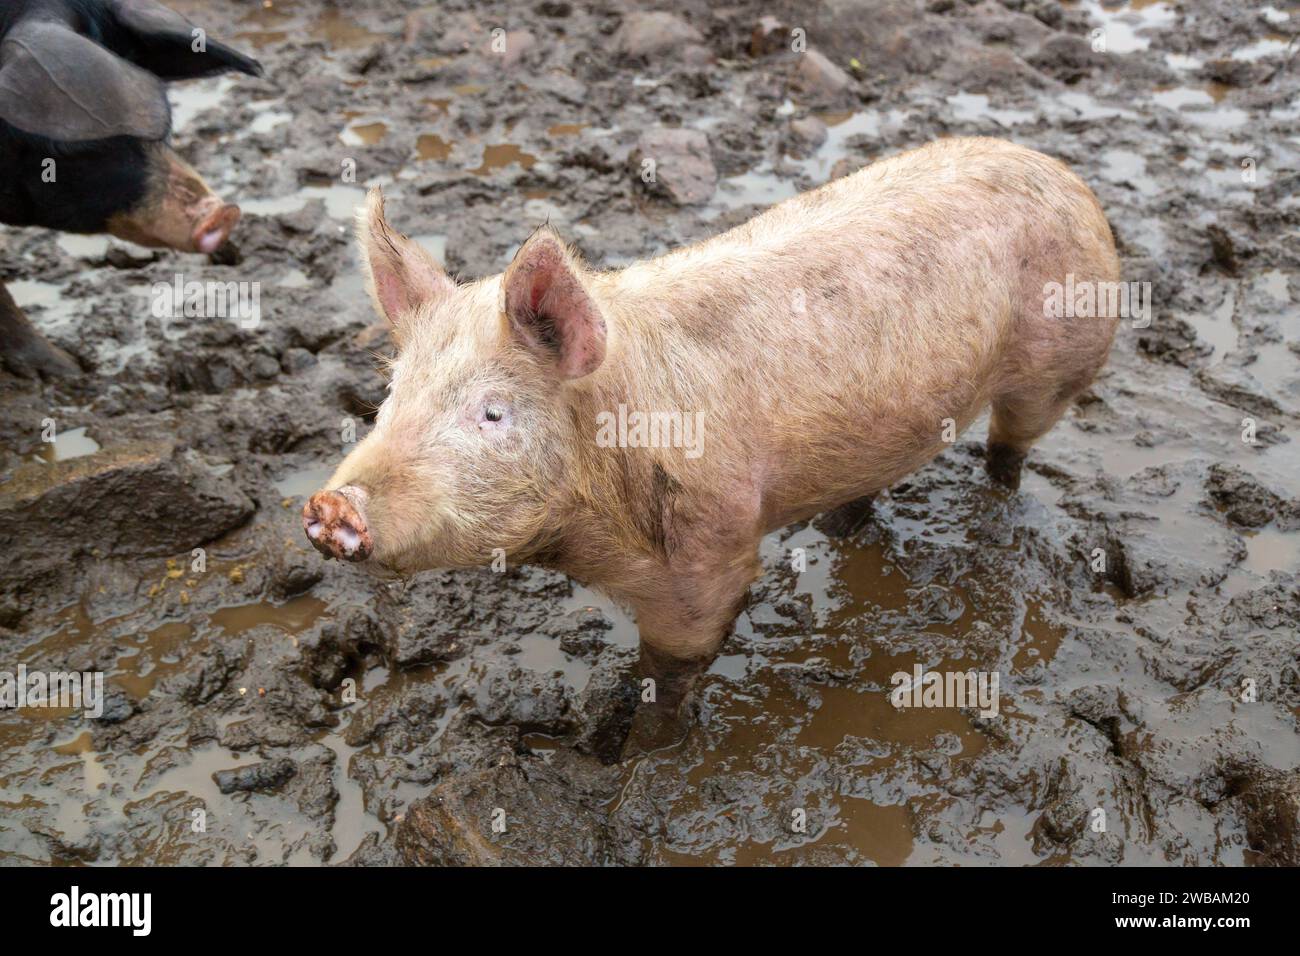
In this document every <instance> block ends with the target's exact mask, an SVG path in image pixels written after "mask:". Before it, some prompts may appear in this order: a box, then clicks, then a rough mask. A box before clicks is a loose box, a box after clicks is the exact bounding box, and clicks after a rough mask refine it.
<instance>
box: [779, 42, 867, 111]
mask: <svg viewBox="0 0 1300 956" xmlns="http://www.w3.org/2000/svg"><path fill="white" fill-rule="evenodd" d="M852 82H853V78H852V77H851V76H849V75H848V73H846V72H844V70H842V69H840V68H839V67H838V66H836V65H835V64H834V63H833V62H831V60H830V59H829V58H828V57H827V56H826V55H825V54H823V53H821V52H820V51H818V50H806V51H804V52H803V53H800V54H799V55H798V56H796V57H795V67H794V72H793V74H792V75H791V77H790V85H791V86H792V87H793V88H794V89H795V90H797V91H799V92H801V93H806V94H808V95H809V96H812V97H814V98H817V99H830V98H831V97H834V96H835V95H836V94H838V93H841V92H843V91H844V90H845V89H847V88H848V86H849V84H850V83H852Z"/></svg>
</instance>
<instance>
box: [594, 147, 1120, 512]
mask: <svg viewBox="0 0 1300 956" xmlns="http://www.w3.org/2000/svg"><path fill="white" fill-rule="evenodd" d="M1116 271H1117V262H1116V259H1115V253H1114V245H1113V241H1112V239H1111V235H1110V230H1109V226H1108V225H1107V223H1106V220H1105V217H1104V215H1103V214H1102V213H1101V210H1100V207H1099V206H1098V205H1097V202H1096V200H1095V198H1094V197H1093V196H1092V194H1091V192H1090V191H1089V190H1088V188H1087V187H1086V186H1085V185H1084V184H1083V183H1082V182H1081V181H1080V180H1079V179H1078V178H1077V177H1075V176H1074V175H1073V174H1072V173H1071V172H1070V171H1069V170H1068V169H1067V168H1066V167H1065V166H1063V165H1062V164H1060V163H1059V162H1057V161H1055V160H1052V159H1050V158H1048V157H1046V156H1043V155H1042V154H1040V153H1036V152H1033V151H1032V150H1028V149H1025V148H1023V147H1019V146H1016V145H1014V144H1011V143H1006V142H1003V141H1000V140H992V139H957V140H941V141H939V142H937V143H934V144H931V145H929V146H927V147H923V148H921V149H918V150H914V151H912V152H909V153H904V154H901V155H899V156H895V157H892V158H890V159H887V160H884V161H882V162H878V163H876V164H874V165H872V166H869V167H867V168H865V169H863V170H861V171H859V172H857V173H855V174H853V175H851V176H848V177H845V178H843V179H840V180H836V181H834V182H831V183H828V184H826V185H824V186H822V187H821V188H819V189H816V190H813V191H811V192H808V193H805V194H802V195H799V196H796V197H793V198H791V199H789V200H787V201H785V202H783V203H781V204H779V205H777V206H774V207H772V208H771V209H769V210H768V211H766V212H765V213H763V214H762V215H760V216H758V217H756V218H755V219H753V220H751V221H750V222H748V223H746V224H744V225H742V226H740V227H737V228H736V229H733V230H731V231H730V232H727V233H724V234H722V235H720V236H718V237H716V238H714V239H711V240H709V241H707V242H704V243H701V244H699V245H696V246H692V247H689V248H687V249H684V250H680V251H678V252H675V253H672V254H670V255H668V256H665V257H662V258H660V259H658V260H654V261H652V262H649V263H644V264H641V265H638V266H633V267H630V268H629V269H627V270H624V271H623V272H622V273H616V274H614V275H613V276H612V277H611V279H610V280H609V285H608V287H607V291H606V296H605V297H606V298H607V300H608V301H609V302H610V303H611V304H612V305H613V307H614V309H613V310H614V311H615V313H616V316H615V322H614V323H613V327H614V329H616V330H620V331H619V332H618V334H617V337H619V338H622V339H623V341H622V343H621V345H620V346H619V347H618V348H617V351H618V352H619V353H620V362H621V363H622V367H621V371H620V372H618V373H616V375H615V376H614V377H613V380H614V381H617V383H618V384H617V385H616V386H615V388H616V390H617V391H619V392H621V393H623V394H625V395H629V396H633V397H632V399H631V400H632V401H633V402H634V403H639V404H641V405H643V406H645V407H649V408H652V409H653V408H678V409H682V410H696V411H700V412H703V414H704V420H705V421H706V422H708V423H710V427H709V433H710V439H709V441H710V447H709V449H708V451H709V454H705V455H703V456H701V459H700V461H701V462H706V463H705V464H703V465H701V466H700V470H701V471H707V469H708V468H710V467H712V466H710V465H709V464H707V459H709V458H710V457H711V456H712V457H713V458H714V459H715V461H716V467H718V468H719V469H721V470H722V471H731V472H735V473H739V472H744V473H745V474H747V475H760V476H761V478H759V479H757V480H758V481H759V483H760V484H761V486H762V492H763V499H764V502H765V510H770V511H771V513H772V523H773V526H776V525H778V524H782V523H786V522H787V520H793V519H791V517H790V516H791V515H792V514H800V515H802V514H811V513H815V512H816V511H817V510H820V509H821V508H822V507H824V506H827V503H828V502H829V503H833V502H838V501H842V500H846V497H849V496H855V495H858V494H869V493H873V492H874V491H877V490H880V489H881V488H884V487H886V486H888V485H889V484H891V483H893V482H895V481H897V480H898V479H899V478H901V477H902V476H903V475H905V474H907V473H909V472H910V471H913V470H915V469H916V468H917V467H919V466H920V465H921V464H923V463H924V462H925V461H927V460H928V459H929V458H931V457H933V456H934V455H935V454H936V453H938V452H939V451H940V450H942V448H943V447H944V433H945V430H946V429H945V423H947V422H951V423H952V424H953V426H954V427H955V429H956V430H957V431H960V430H961V429H963V428H965V427H966V426H967V425H968V424H970V422H971V421H972V420H973V419H974V418H975V417H976V416H977V415H978V414H979V412H980V411H981V410H982V409H983V408H984V407H985V406H986V405H987V404H988V402H989V399H990V397H991V396H992V395H993V394H994V392H995V390H996V388H997V380H998V377H999V375H1000V374H1002V373H1003V372H1005V370H1006V368H1007V367H1008V365H1009V363H1010V362H1012V361H1014V359H1015V355H1014V353H1015V351H1016V348H1017V342H1018V341H1023V340H1025V339H1026V338H1027V337H1030V336H1031V335H1032V333H1033V332H1034V331H1035V327H1036V326H1037V325H1039V324H1041V323H1042V322H1043V321H1044V318H1043V315H1042V311H1043V287H1044V282H1046V281H1051V280H1055V279H1061V278H1063V277H1064V275H1065V274H1066V273H1068V272H1073V273H1075V275H1076V276H1088V277H1092V278H1099V279H1100V278H1113V277H1114V275H1115V273H1116ZM1112 332H1113V323H1107V322H1100V323H1093V325H1092V327H1091V328H1088V327H1085V325H1084V324H1081V325H1080V327H1079V328H1078V330H1077V331H1072V332H1071V333H1070V334H1071V335H1077V336H1079V337H1080V338H1082V339H1086V340H1087V341H1088V342H1091V341H1093V340H1096V341H1102V340H1104V343H1105V345H1106V346H1107V347H1108V345H1109V340H1110V335H1111V334H1112ZM1085 344H1086V343H1085ZM665 359H666V360H665ZM1046 387H1048V386H1047V385H1046V384H1045V388H1046ZM948 433H949V434H951V429H948ZM713 452H717V454H716V455H713V454H712V453H713ZM713 477H715V478H718V479H719V480H725V477H726V476H724V475H718V476H713ZM812 488H817V489H818V490H817V491H815V492H814V491H811V490H810V489H812Z"/></svg>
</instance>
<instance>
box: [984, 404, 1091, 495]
mask: <svg viewBox="0 0 1300 956" xmlns="http://www.w3.org/2000/svg"><path fill="white" fill-rule="evenodd" d="M1072 399H1073V395H1068V396H1066V397H1065V398H1063V399H1061V398H1058V399H1056V400H1051V399H1050V398H1049V399H1046V400H1044V399H1038V400H1035V399H1028V398H1022V399H1019V400H1015V401H997V402H994V404H993V415H992V417H991V418H990V419H989V441H988V448H987V450H986V453H985V458H984V468H985V470H986V471H987V472H988V475H989V477H990V478H991V479H993V481H995V482H997V483H998V484H999V485H1002V487H1004V488H1006V489H1008V490H1010V491H1015V490H1017V489H1018V488H1019V487H1020V470H1021V467H1022V466H1023V465H1024V463H1025V456H1026V455H1028V454H1029V448H1030V446H1032V445H1033V443H1034V442H1036V441H1037V440H1038V439H1039V438H1041V437H1042V436H1043V435H1045V434H1047V432H1049V431H1050V430H1051V428H1052V426H1053V425H1055V424H1056V422H1057V420H1058V419H1060V417H1061V416H1062V415H1064V414H1065V411H1066V409H1067V408H1069V406H1070V401H1071V400H1072Z"/></svg>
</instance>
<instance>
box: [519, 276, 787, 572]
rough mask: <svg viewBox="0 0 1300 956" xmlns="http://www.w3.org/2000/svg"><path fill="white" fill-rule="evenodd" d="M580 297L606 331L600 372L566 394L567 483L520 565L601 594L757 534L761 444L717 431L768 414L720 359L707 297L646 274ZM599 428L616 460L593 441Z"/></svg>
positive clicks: (735, 368) (733, 366)
mask: <svg viewBox="0 0 1300 956" xmlns="http://www.w3.org/2000/svg"><path fill="white" fill-rule="evenodd" d="M589 291H590V292H591V293H592V294H593V297H594V298H596V300H597V302H598V304H599V306H600V308H601V312H602V314H603V315H604V316H605V319H606V326H607V329H608V333H607V335H608V341H607V351H606V359H605V362H604V364H602V366H601V367H600V368H599V369H598V370H597V371H596V372H594V373H592V374H591V375H589V376H587V377H586V378H583V379H580V380H577V381H575V382H573V383H570V384H569V385H568V386H566V388H567V389H568V391H569V395H570V398H569V401H570V408H571V414H572V423H573V425H572V428H573V438H572V449H573V451H572V455H573V459H572V464H571V469H570V475H569V477H568V479H567V480H566V481H565V486H566V493H565V494H563V495H561V496H559V498H558V500H555V501H553V503H552V520H550V521H548V522H547V529H546V530H545V531H543V533H542V535H541V536H540V537H539V539H538V540H537V541H535V542H534V545H533V548H531V549H530V550H531V551H532V552H533V553H532V556H531V560H533V561H534V562H535V563H540V564H543V565H544V566H548V567H553V568H555V569H557V570H561V571H564V572H565V573H568V574H570V575H572V576H574V577H576V578H578V579H579V580H588V581H593V582H596V583H600V582H602V580H605V581H607V580H609V579H610V578H611V577H613V578H618V577H620V576H626V575H628V574H635V573H637V572H638V571H650V570H652V569H655V568H662V567H663V566H664V565H665V564H666V563H668V562H669V560H670V559H671V558H672V557H673V556H674V555H675V554H677V553H678V552H680V551H681V550H682V549H684V548H689V547H690V546H691V545H693V544H697V543H698V544H699V545H700V546H701V547H703V546H705V539H707V538H708V537H709V536H711V535H715V534H732V533H735V532H739V533H740V534H741V535H742V536H745V535H751V534H752V535H755V536H756V535H757V534H759V533H760V531H759V526H760V524H761V521H760V520H759V512H760V508H761V495H760V489H759V481H758V479H759V475H760V473H761V470H762V465H761V455H762V448H761V445H759V444H756V443H755V441H754V439H755V438H758V439H760V440H761V436H762V434H763V430H762V429H757V430H755V429H751V428H749V426H748V425H746V426H744V427H742V428H737V429H733V428H731V427H729V425H728V422H729V421H732V422H736V423H738V424H739V423H741V422H742V421H747V422H751V423H756V421H757V419H761V418H762V417H764V415H765V413H764V411H763V409H762V407H761V405H760V404H759V403H758V396H757V395H755V394H754V392H753V387H752V385H749V384H747V383H746V380H745V375H744V372H743V365H744V364H745V363H744V362H743V361H740V362H737V361H736V356H733V355H729V354H728V352H729V350H728V347H727V346H726V344H725V341H723V339H724V338H725V326H724V327H719V325H718V322H717V318H716V316H715V315H713V314H712V313H711V308H712V303H711V301H710V291H709V288H708V286H706V285H703V284H702V283H700V282H699V281H698V277H697V275H692V274H686V275H681V274H674V271H673V269H672V268H671V266H670V265H669V266H668V267H665V265H664V260H657V261H656V262H652V263H646V264H643V265H641V266H636V267H631V268H629V269H627V270H623V271H621V272H614V273H605V274H601V275H595V276H591V277H589ZM738 406H739V408H741V409H743V411H741V412H740V413H739V416H737V411H736V409H737V407H738ZM650 415H657V416H659V419H658V421H659V423H660V424H661V425H665V424H666V428H660V429H659V430H658V432H657V433H655V432H651V433H647V432H646V430H645V429H643V430H642V432H641V433H639V434H638V432H637V426H636V422H637V420H638V419H637V417H635V416H641V418H640V421H641V422H642V423H643V424H646V422H647V416H650ZM602 422H603V423H605V424H606V425H607V426H608V424H609V423H611V422H612V424H613V428H614V431H615V434H616V437H617V442H616V444H615V445H614V446H613V447H610V446H609V445H608V444H602V443H601V442H600V441H599V439H600V438H601V437H602V436H601V431H600V429H601V424H602ZM655 434H657V437H658V438H659V439H663V438H665V437H666V438H668V439H669V441H668V442H667V443H666V446H665V443H664V442H663V441H657V442H656V441H655V440H654V438H653V437H652V435H655ZM742 436H743V437H742ZM604 437H606V438H608V437H609V436H608V431H607V432H606V433H605V435H604ZM625 439H626V440H625ZM642 439H650V440H649V441H644V440H642ZM701 529H704V533H701ZM611 590H613V591H615V593H617V592H618V591H619V590H620V589H619V588H617V587H616V588H612V589H611Z"/></svg>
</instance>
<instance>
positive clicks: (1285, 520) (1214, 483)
mask: <svg viewBox="0 0 1300 956" xmlns="http://www.w3.org/2000/svg"><path fill="white" fill-rule="evenodd" d="M1205 489H1206V491H1207V492H1208V493H1209V496H1210V500H1211V502H1213V503H1214V505H1215V506H1216V507H1218V508H1221V509H1222V510H1223V513H1224V515H1225V516H1226V517H1227V519H1228V520H1229V521H1231V522H1232V523H1233V524H1236V525H1241V526H1242V527H1243V528H1262V527H1263V526H1264V525H1266V524H1268V523H1269V522H1270V521H1273V520H1275V519H1276V520H1277V522H1278V524H1279V526H1281V527H1282V529H1283V530H1284V531H1289V530H1292V529H1293V528H1295V527H1300V506H1298V503H1297V502H1295V501H1289V500H1286V499H1283V498H1282V497H1281V496H1280V495H1277V494H1275V493H1274V492H1272V491H1270V490H1269V489H1268V488H1265V487H1264V486H1263V485H1262V484H1260V483H1259V482H1258V481H1257V480H1256V479H1255V478H1254V477H1252V476H1251V475H1249V474H1248V473H1246V472H1245V471H1243V470H1242V469H1240V468H1238V467H1237V466H1236V465H1225V464H1222V463H1217V462H1216V463H1215V464H1214V465H1212V466H1210V471H1209V474H1208V475H1207V477H1206V481H1205Z"/></svg>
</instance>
